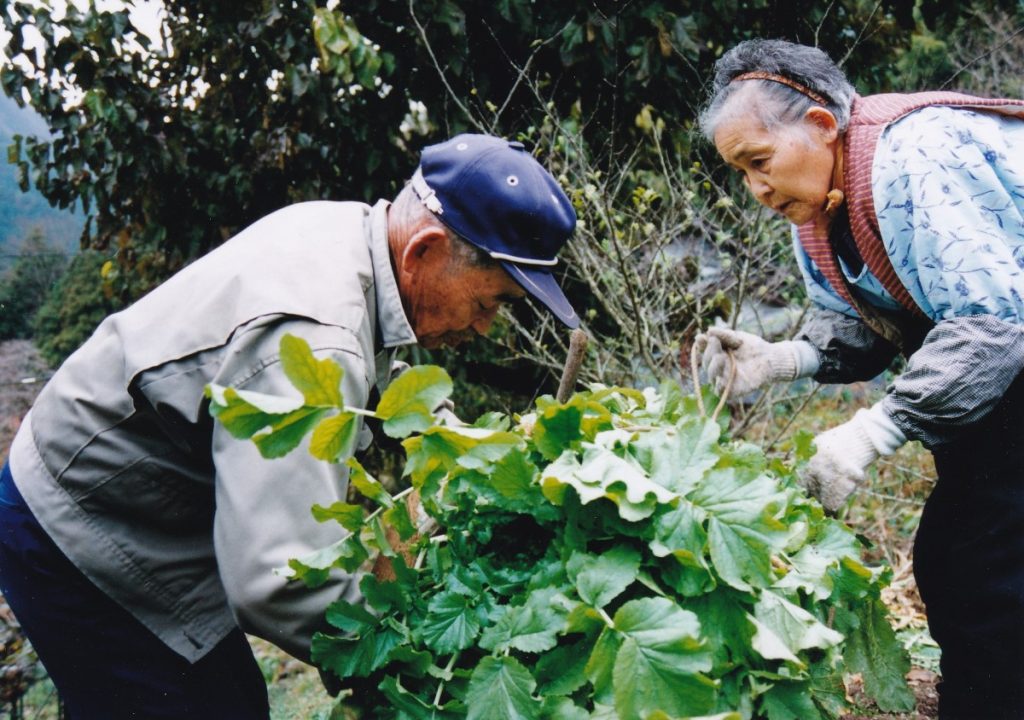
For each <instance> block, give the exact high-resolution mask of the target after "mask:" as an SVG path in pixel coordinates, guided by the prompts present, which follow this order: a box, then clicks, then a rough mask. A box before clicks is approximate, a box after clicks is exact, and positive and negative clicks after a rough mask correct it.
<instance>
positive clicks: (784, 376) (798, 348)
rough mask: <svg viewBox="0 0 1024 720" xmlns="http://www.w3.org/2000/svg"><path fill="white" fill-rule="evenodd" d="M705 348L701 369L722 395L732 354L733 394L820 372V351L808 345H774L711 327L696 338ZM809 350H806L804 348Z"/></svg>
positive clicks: (750, 335) (785, 343)
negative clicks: (818, 370) (734, 373)
mask: <svg viewBox="0 0 1024 720" xmlns="http://www.w3.org/2000/svg"><path fill="white" fill-rule="evenodd" d="M697 342H698V343H703V344H705V349H704V357H703V359H702V365H703V367H704V372H705V373H706V374H707V377H708V380H709V381H711V382H714V384H715V390H716V392H718V393H719V394H721V393H722V391H723V390H724V389H725V386H726V384H727V383H728V382H729V373H730V365H731V363H730V362H729V351H732V357H733V360H734V361H735V362H736V377H735V379H734V380H733V383H732V388H731V390H730V392H731V393H732V395H734V396H739V395H746V394H747V393H749V392H753V391H754V390H757V389H758V388H759V387H762V386H764V385H767V384H768V383H772V382H779V381H788V380H795V379H796V378H798V377H802V376H804V375H810V374H813V373H814V372H815V371H816V370H817V367H818V366H817V351H816V350H814V348H813V347H812V346H811V345H810V344H809V343H806V342H801V341H795V342H794V341H790V340H786V341H783V342H776V343H771V342H768V341H767V340H764V339H763V338H760V337H758V336H757V335H753V334H751V333H748V332H743V331H741V330H730V329H729V328H727V327H712V328H709V329H708V331H707V333H705V334H701V335H698V336H697ZM802 346H806V347H802Z"/></svg>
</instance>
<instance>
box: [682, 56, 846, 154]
mask: <svg viewBox="0 0 1024 720" xmlns="http://www.w3.org/2000/svg"><path fill="white" fill-rule="evenodd" d="M749 72H764V73H771V74H773V75H781V76H782V77H784V78H787V79H789V80H791V81H794V82H796V83H798V84H799V85H803V86H804V87H806V88H807V89H808V90H810V91H811V92H812V93H814V94H817V95H820V96H821V97H822V98H823V99H824V100H825V103H824V106H825V108H826V109H828V110H829V111H830V112H831V113H832V114H833V115H835V117H836V121H837V122H838V125H839V130H840V131H845V130H846V127H847V126H848V125H849V124H850V108H851V106H852V105H853V97H854V95H856V90H854V88H853V86H852V85H851V84H850V82H849V81H848V80H847V79H846V75H844V74H843V71H842V70H840V69H839V67H838V66H837V65H836V64H835V63H834V62H832V60H831V59H830V58H829V56H828V55H826V54H825V53H824V52H822V51H821V50H819V49H818V48H815V47H810V46H808V45H797V44H796V43H791V42H786V41H785V40H746V41H744V42H742V43H740V44H739V45H737V46H736V47H734V48H732V49H731V50H729V52H727V53H726V54H725V55H723V56H722V57H721V58H720V59H719V60H718V62H717V63H715V76H714V80H713V84H712V87H711V97H710V99H709V100H708V103H707V105H706V106H705V107H704V110H703V111H702V112H701V114H700V118H699V123H700V129H701V132H702V133H703V134H704V137H706V138H707V139H708V140H711V141H712V142H713V141H714V135H715V130H716V129H717V127H718V124H719V123H720V122H721V120H722V118H723V117H724V116H725V113H724V112H723V111H724V110H726V108H727V107H728V105H729V99H730V98H732V97H735V96H736V94H737V93H738V92H739V91H741V89H742V88H743V87H744V86H748V85H754V86H756V89H757V93H758V101H757V102H756V103H752V104H744V108H752V109H753V111H754V112H755V113H757V115H758V117H759V119H760V120H761V121H762V123H763V124H764V127H765V128H769V129H770V128H772V127H773V126H775V125H780V124H785V125H790V124H794V123H797V122H799V121H800V119H801V118H803V116H804V113H805V112H807V110H808V109H809V108H811V107H814V106H816V105H820V104H821V103H818V102H817V101H815V100H814V99H812V98H811V97H809V96H808V95H805V94H804V93H802V92H800V91H799V90H797V89H795V88H792V87H790V86H788V85H786V84H783V83H781V82H776V81H774V80H764V79H751V80H742V81H739V82H733V80H734V78H736V77H737V76H739V75H742V74H744V73H749Z"/></svg>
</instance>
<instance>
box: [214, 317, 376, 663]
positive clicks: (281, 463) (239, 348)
mask: <svg viewBox="0 0 1024 720" xmlns="http://www.w3.org/2000/svg"><path fill="white" fill-rule="evenodd" d="M285 333H291V334H294V335H297V336H299V337H302V338H303V339H305V340H306V341H307V342H309V344H310V346H311V348H312V349H313V352H314V355H316V356H317V357H318V358H332V359H334V360H336V361H337V362H339V363H340V364H341V366H342V368H343V369H344V376H343V378H342V392H343V394H344V398H345V403H346V404H347V405H351V406H355V407H365V405H366V402H367V398H368V395H369V388H370V385H371V382H372V380H373V378H372V377H371V376H370V373H372V372H373V369H372V367H373V366H372V363H371V364H368V363H367V362H366V359H365V358H364V357H363V356H362V352H361V350H360V344H359V342H358V341H357V338H356V337H355V335H354V334H353V333H352V332H351V331H348V330H346V329H344V328H340V327H333V326H326V325H320V324H318V323H314V322H312V321H303V320H291V321H285V322H280V323H276V324H273V325H270V326H268V327H263V328H256V329H252V330H250V331H249V332H248V333H246V334H245V335H244V336H243V337H241V338H239V339H237V340H235V341H234V342H233V345H234V347H233V348H232V353H230V358H229V359H228V360H227V362H226V363H225V365H224V367H223V368H222V369H221V371H220V373H219V376H218V378H217V379H216V380H215V382H217V383H218V384H221V385H227V386H231V387H235V388H238V389H244V390H250V391H256V392H261V393H267V394H274V395H285V396H294V395H297V394H298V391H297V390H295V388H294V387H293V386H292V385H291V383H290V382H289V381H288V379H287V378H286V377H285V375H284V372H283V370H282V369H281V364H280V361H279V357H278V346H279V343H280V338H281V337H282V336H283V335H284V334H285ZM371 360H372V359H371ZM212 453H213V462H214V466H215V472H216V502H217V509H216V513H215V515H214V545H215V549H216V554H217V564H218V567H219V569H220V575H221V580H222V582H223V584H224V589H225V591H226V594H227V598H228V603H229V605H230V607H231V610H232V612H233V613H234V615H235V617H236V619H237V621H238V623H239V626H240V627H241V628H242V629H243V630H245V631H246V632H249V633H252V634H254V635H258V636H260V637H262V638H265V639H266V640H268V641H270V642H272V643H274V644H275V645H277V646H278V647H280V648H282V649H284V650H285V651H287V652H288V653H290V654H292V655H294V656H295V657H297V658H299V659H300V660H303V661H306V662H309V655H310V643H311V640H312V635H313V633H314V632H316V631H317V630H322V629H326V626H325V621H324V611H325V609H326V607H327V605H328V604H330V603H331V602H332V601H334V600H336V599H338V598H340V597H346V598H347V599H349V600H355V599H357V598H358V589H357V583H358V578H356V577H352V576H347V575H344V574H342V573H340V572H336V573H335V574H334V575H333V576H332V579H331V580H329V581H328V582H327V583H326V584H324V585H322V586H320V587H318V588H315V589H310V588H307V587H306V586H305V585H304V584H302V583H301V582H289V581H287V580H286V579H285V578H282V577H281V576H279V575H277V574H276V573H275V572H274V571H275V570H276V569H278V568H281V567H285V566H286V565H287V563H288V560H289V559H291V558H296V557H301V556H303V555H306V554H308V553H310V552H312V551H315V550H318V549H320V548H322V547H324V546H327V545H329V544H331V543H333V542H335V541H337V540H339V539H341V538H342V537H343V535H344V531H343V530H342V528H341V527H340V526H338V525H337V524H336V523H324V524H321V523H318V522H317V521H316V520H314V518H313V516H312V514H311V512H310V508H311V507H312V506H313V504H314V503H319V504H320V505H325V506H327V505H330V504H331V503H333V502H336V501H338V500H344V498H345V494H346V490H347V486H348V474H347V470H346V468H345V466H344V465H341V464H333V465H332V464H328V463H325V462H323V461H321V460H317V459H316V458H314V457H313V456H312V455H311V454H310V453H309V438H308V437H307V438H306V439H305V440H304V441H303V443H302V444H301V445H300V446H299V447H298V448H296V449H295V450H293V451H292V452H290V453H289V454H287V455H285V456H284V457H282V458H278V459H273V460H267V459H264V458H263V457H261V456H260V454H259V452H258V451H257V448H256V446H255V445H254V444H253V443H252V442H251V441H248V440H238V439H236V438H234V437H232V436H231V435H230V434H229V433H228V432H227V431H226V430H225V429H224V428H223V426H221V425H220V424H219V423H215V424H214V430H213V444H212Z"/></svg>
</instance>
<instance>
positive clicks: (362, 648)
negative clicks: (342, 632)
mask: <svg viewBox="0 0 1024 720" xmlns="http://www.w3.org/2000/svg"><path fill="white" fill-rule="evenodd" d="M402 642H404V638H403V637H402V635H401V634H400V633H399V632H397V631H396V630H394V629H393V628H391V627H389V626H387V625H382V626H380V627H377V628H373V629H369V630H366V631H364V632H363V633H362V634H360V635H358V636H349V637H339V636H336V635H326V634H324V633H317V634H316V635H314V636H313V643H312V648H311V659H312V660H313V662H314V663H316V664H317V665H318V666H320V667H323V668H327V669H328V670H330V671H331V672H333V673H334V674H335V675H337V676H338V677H340V678H342V679H344V678H347V677H366V676H368V675H370V674H371V673H372V672H373V671H375V670H377V669H378V668H380V667H382V666H383V665H384V664H385V663H386V662H387V661H388V655H389V654H390V653H391V651H392V650H394V649H395V648H396V647H398V646H399V645H400V644H401V643H402Z"/></svg>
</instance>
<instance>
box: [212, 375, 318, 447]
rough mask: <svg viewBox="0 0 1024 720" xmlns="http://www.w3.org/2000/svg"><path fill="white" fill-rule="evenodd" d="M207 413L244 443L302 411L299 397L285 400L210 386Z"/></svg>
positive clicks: (273, 396) (283, 398)
mask: <svg viewBox="0 0 1024 720" xmlns="http://www.w3.org/2000/svg"><path fill="white" fill-rule="evenodd" d="M206 395H207V397H209V398H210V414H211V415H213V416H214V417H215V418H217V420H218V421H219V422H220V423H221V424H222V425H223V426H224V428H225V429H226V430H227V431H228V432H229V433H231V435H233V436H234V437H236V438H239V439H240V440H245V439H248V438H250V437H252V436H253V435H254V434H256V433H257V432H259V431H260V430H262V429H263V428H266V427H270V426H271V425H273V424H274V423H275V422H278V421H279V420H280V419H281V418H282V417H284V416H286V415H287V414H289V413H292V412H295V411H297V410H299V409H300V408H302V400H301V398H286V397H280V396H277V395H266V394H263V393H255V392H250V391H247V390H236V389H235V388H229V387H223V386H221V385H215V384H210V385H208V386H207V387H206Z"/></svg>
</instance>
